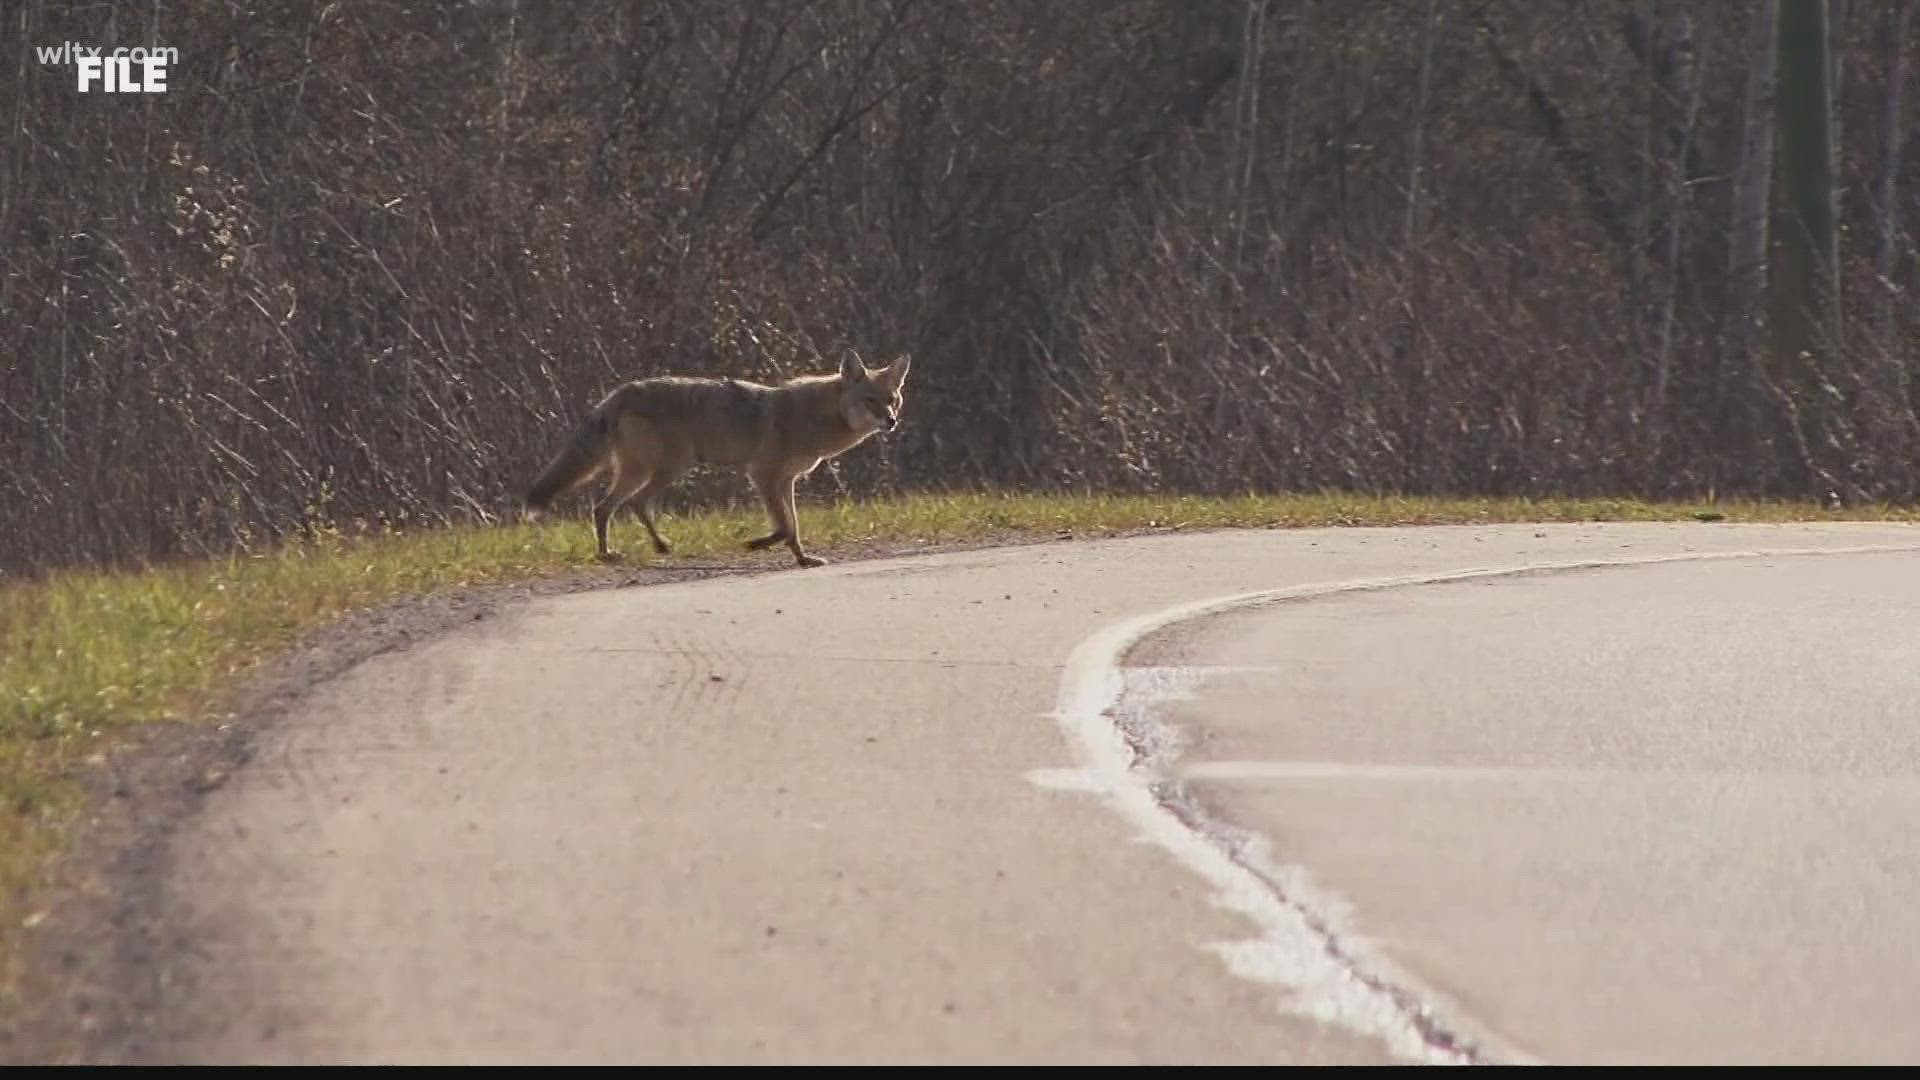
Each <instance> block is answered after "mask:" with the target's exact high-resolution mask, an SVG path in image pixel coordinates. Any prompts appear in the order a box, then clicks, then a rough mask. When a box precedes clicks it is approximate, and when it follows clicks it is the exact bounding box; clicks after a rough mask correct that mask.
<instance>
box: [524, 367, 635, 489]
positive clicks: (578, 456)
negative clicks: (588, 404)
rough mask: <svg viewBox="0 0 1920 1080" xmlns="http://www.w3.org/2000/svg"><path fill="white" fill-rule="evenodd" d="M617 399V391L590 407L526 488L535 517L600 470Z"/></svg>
mask: <svg viewBox="0 0 1920 1080" xmlns="http://www.w3.org/2000/svg"><path fill="white" fill-rule="evenodd" d="M619 402H620V395H619V394H618V393H617V392H616V393H613V394H609V395H607V399H606V400H605V401H602V402H601V403H600V405H599V407H597V408H595V409H594V410H593V412H592V414H591V415H589V416H588V417H587V420H586V423H584V424H581V425H580V429H579V430H578V431H576V432H574V433H573V438H572V439H569V440H568V441H567V445H566V446H565V447H564V448H563V449H562V450H561V451H560V452H559V453H558V454H556V455H554V458H553V461H552V462H550V463H549V464H548V465H547V467H546V469H545V470H543V471H542V472H541V473H540V475H539V476H538V477H537V478H535V479H534V481H533V486H532V487H531V488H528V489H527V512H528V513H529V514H532V515H536V516H537V515H538V514H540V513H541V512H542V511H544V510H546V508H547V507H548V505H550V504H551V503H552V502H553V500H554V499H556V498H558V497H560V496H561V495H564V494H566V493H567V492H569V491H571V490H573V489H574V488H575V487H578V486H579V485H581V484H583V483H585V482H586V481H588V480H590V479H592V478H593V474H594V473H597V472H599V471H600V466H601V465H603V464H604V463H605V462H606V460H607V453H608V451H609V450H611V449H612V441H613V423H614V420H615V419H616V418H617V415H618V409H619Z"/></svg>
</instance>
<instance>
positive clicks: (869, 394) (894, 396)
mask: <svg viewBox="0 0 1920 1080" xmlns="http://www.w3.org/2000/svg"><path fill="white" fill-rule="evenodd" d="M910 363H912V360H911V359H909V358H908V357H907V356H905V355H901V356H899V357H896V358H895V359H894V361H893V363H891V364H888V365H887V366H886V367H884V368H882V369H880V370H879V371H871V370H868V368H867V365H866V364H864V363H861V361H860V358H859V357H858V356H855V355H854V354H852V353H848V354H847V356H846V357H845V358H844V359H842V360H841V361H840V415H841V416H843V417H846V420H847V426H848V427H850V428H852V429H853V430H855V431H857V432H859V433H860V434H862V435H871V434H873V433H874V432H876V431H892V430H893V429H894V426H895V425H897V424H898V423H900V400H901V398H900V387H901V385H902V384H903V383H905V382H906V381H907V365H908V364H910Z"/></svg>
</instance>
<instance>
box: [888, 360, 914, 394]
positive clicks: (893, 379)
mask: <svg viewBox="0 0 1920 1080" xmlns="http://www.w3.org/2000/svg"><path fill="white" fill-rule="evenodd" d="M912 364H913V357H911V356H908V355H907V354H906V353H901V354H900V355H899V356H896V357H894V358H893V363H891V364H888V365H887V369H886V371H885V372H884V373H882V374H881V376H880V378H881V381H883V382H885V383H886V384H887V385H888V386H889V387H891V388H892V389H895V390H898V389H900V386H901V384H902V383H904V382H906V381H907V368H908V367H910V366H912Z"/></svg>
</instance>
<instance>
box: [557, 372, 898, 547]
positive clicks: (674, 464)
mask: <svg viewBox="0 0 1920 1080" xmlns="http://www.w3.org/2000/svg"><path fill="white" fill-rule="evenodd" d="M910 362H911V361H910V360H909V358H908V357H906V356H904V355H903V356H900V357H898V358H896V359H895V360H894V361H893V363H891V364H889V365H887V366H886V367H885V368H882V369H880V370H878V371H874V370H870V369H869V368H868V367H867V366H866V365H865V364H863V363H861V361H860V360H859V358H858V357H855V356H848V357H846V358H845V359H844V360H842V361H841V364H840V371H839V373H838V374H834V375H809V376H806V377H804V378H799V379H793V380H791V381H789V382H786V383H783V384H781V385H780V386H762V385H760V384H759V383H751V382H744V381H742V380H739V379H690V378H681V377H677V376H663V377H660V378H654V379H642V380H639V381H637V382H630V383H627V384H626V385H625V386H622V387H620V388H619V389H617V390H615V391H614V392H613V393H611V394H608V395H607V396H606V397H605V398H604V399H603V400H602V401H601V402H600V404H599V405H598V406H596V407H595V408H594V410H593V412H592V413H591V414H590V415H589V416H588V417H587V419H586V422H585V423H584V424H582V425H581V426H580V429H579V431H577V432H576V433H575V434H574V436H573V439H572V440H571V441H570V442H568V444H567V446H566V448H565V449H563V450H561V451H560V453H559V454H558V455H557V456H555V457H554V459H553V463H552V464H550V465H548V466H547V468H546V470H545V471H544V472H542V473H541V474H540V476H539V478H538V479H536V480H534V482H533V487H532V488H531V489H530V490H529V491H528V492H527V510H528V512H529V513H532V514H538V513H539V512H540V511H542V510H544V509H546V507H547V505H548V504H550V503H551V502H553V500H554V499H555V498H557V497H559V496H560V495H563V494H565V493H566V492H568V491H571V490H573V489H574V488H576V487H578V486H580V485H581V484H583V483H586V482H587V481H588V480H591V479H592V478H593V477H594V476H595V475H597V474H598V473H600V472H601V471H602V470H608V471H610V473H611V483H610V485H609V486H608V488H607V493H606V495H605V496H603V497H602V498H601V499H600V501H598V502H596V503H594V504H593V531H594V536H595V538H596V539H597V540H598V541H599V545H600V557H601V558H603V559H610V558H613V557H615V554H616V553H615V552H614V551H613V550H612V549H611V548H609V547H608V546H607V523H608V521H609V520H610V519H611V518H612V517H613V514H614V511H616V510H618V509H620V507H621V506H623V505H624V504H625V503H626V502H627V500H629V499H631V498H633V497H634V496H636V495H638V496H639V497H640V520H641V522H642V523H644V524H645V525H646V527H647V535H648V536H650V537H652V539H653V549H654V550H655V551H657V552H659V553H660V554H662V555H664V554H666V553H667V552H668V551H669V550H671V548H670V547H669V546H668V544H667V541H666V540H665V539H664V538H662V537H661V535H660V530H659V529H658V528H657V527H655V525H654V510H655V507H656V504H657V500H658V498H659V495H660V492H661V491H662V490H663V489H665V488H666V486H667V485H668V484H671V483H673V482H674V481H675V480H677V479H679V478H680V477H681V476H682V475H684V474H685V473H686V472H687V470H689V469H691V468H693V467H694V466H695V465H730V466H735V467H737V468H739V469H741V470H742V471H744V472H745V473H746V474H747V475H748V476H749V477H751V478H752V480H753V483H754V486H755V487H757V488H758V489H759V490H760V497H761V498H763V499H765V500H766V504H767V513H768V515H769V516H771V517H772V519H773V531H772V532H771V533H768V534H767V535H765V536H762V537H759V538H757V539H754V540H749V541H747V547H748V548H750V549H752V550H754V551H758V550H760V549H762V548H766V547H770V546H772V545H774V544H777V543H779V542H781V541H783V540H784V541H786V543H787V546H788V547H789V548H792V549H793V557H794V559H795V560H796V561H798V562H799V564H800V565H801V566H819V565H821V564H822V563H824V562H825V561H826V560H824V559H821V558H818V557H817V556H813V555H809V554H807V552H806V549H804V548H802V547H801V546H800V526H799V523H798V520H797V519H796V517H795V515H794V509H793V485H794V482H795V481H797V480H799V479H800V478H801V477H803V476H805V475H807V474H808V473H810V472H812V471H813V470H814V468H815V467H816V466H818V465H819V464H820V463H821V462H822V461H825V460H826V459H828V458H830V457H834V456H836V455H838V454H843V453H845V452H846V451H848V450H851V449H852V448H854V447H855V446H858V445H859V444H860V443H862V442H864V441H866V439H867V438H868V437H869V436H871V435H873V434H874V433H875V432H877V431H892V430H894V428H895V427H897V426H898V425H899V423H900V404H901V400H902V396H901V387H902V385H903V384H904V383H905V382H906V379H907V366H908V364H909V363H910Z"/></svg>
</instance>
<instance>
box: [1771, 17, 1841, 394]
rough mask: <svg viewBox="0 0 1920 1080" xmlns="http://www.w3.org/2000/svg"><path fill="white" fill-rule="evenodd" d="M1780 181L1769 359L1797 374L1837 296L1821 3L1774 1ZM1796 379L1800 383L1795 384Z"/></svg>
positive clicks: (1815, 349) (1826, 325)
mask: <svg viewBox="0 0 1920 1080" xmlns="http://www.w3.org/2000/svg"><path fill="white" fill-rule="evenodd" d="M1779 7H1780V16H1779V39H1778V41H1779V44H1778V49H1779V56H1780V74H1779V78H1780V86H1779V101H1778V116H1779V123H1780V179H1781V184H1782V186H1783V188H1784V195H1785V197H1786V206H1785V208H1784V209H1785V214H1784V217H1783V219H1782V221H1781V223H1780V224H1781V228H1780V272H1779V275H1778V277H1777V278H1776V281H1777V283H1778V288H1777V289H1776V290H1775V293H1774V305H1773V331H1774V334H1773V342H1774V355H1775V357H1776V358H1777V359H1778V360H1779V362H1780V363H1781V365H1782V374H1795V375H1797V373H1799V372H1802V371H1804V370H1805V369H1806V365H1807V364H1808V363H1809V362H1810V361H1811V360H1812V359H1813V358H1814V357H1816V356H1817V355H1818V353H1819V350H1820V346H1821V343H1822V338H1823V336H1824V335H1827V334H1829V333H1831V332H1833V331H1834V330H1835V329H1837V328H1836V327H1834V326H1832V325H1830V322H1829V312H1830V311H1833V310H1837V309H1835V308H1834V307H1833V304H1834V301H1835V300H1836V299H1837V298H1838V296H1839V264H1838V261H1837V259H1836V258H1835V255H1836V253H1837V251H1838V247H1839V245H1838V242H1837V238H1836V235H1835V232H1834V213H1833V142H1832V124H1831V117H1832V105H1833V102H1832V95H1831V89H1832V86H1831V83H1830V82H1829V79H1828V71H1827V50H1828V44H1827V5H1826V0H1779ZM1794 381H1798V379H1797V378H1796V379H1795V380H1794Z"/></svg>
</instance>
